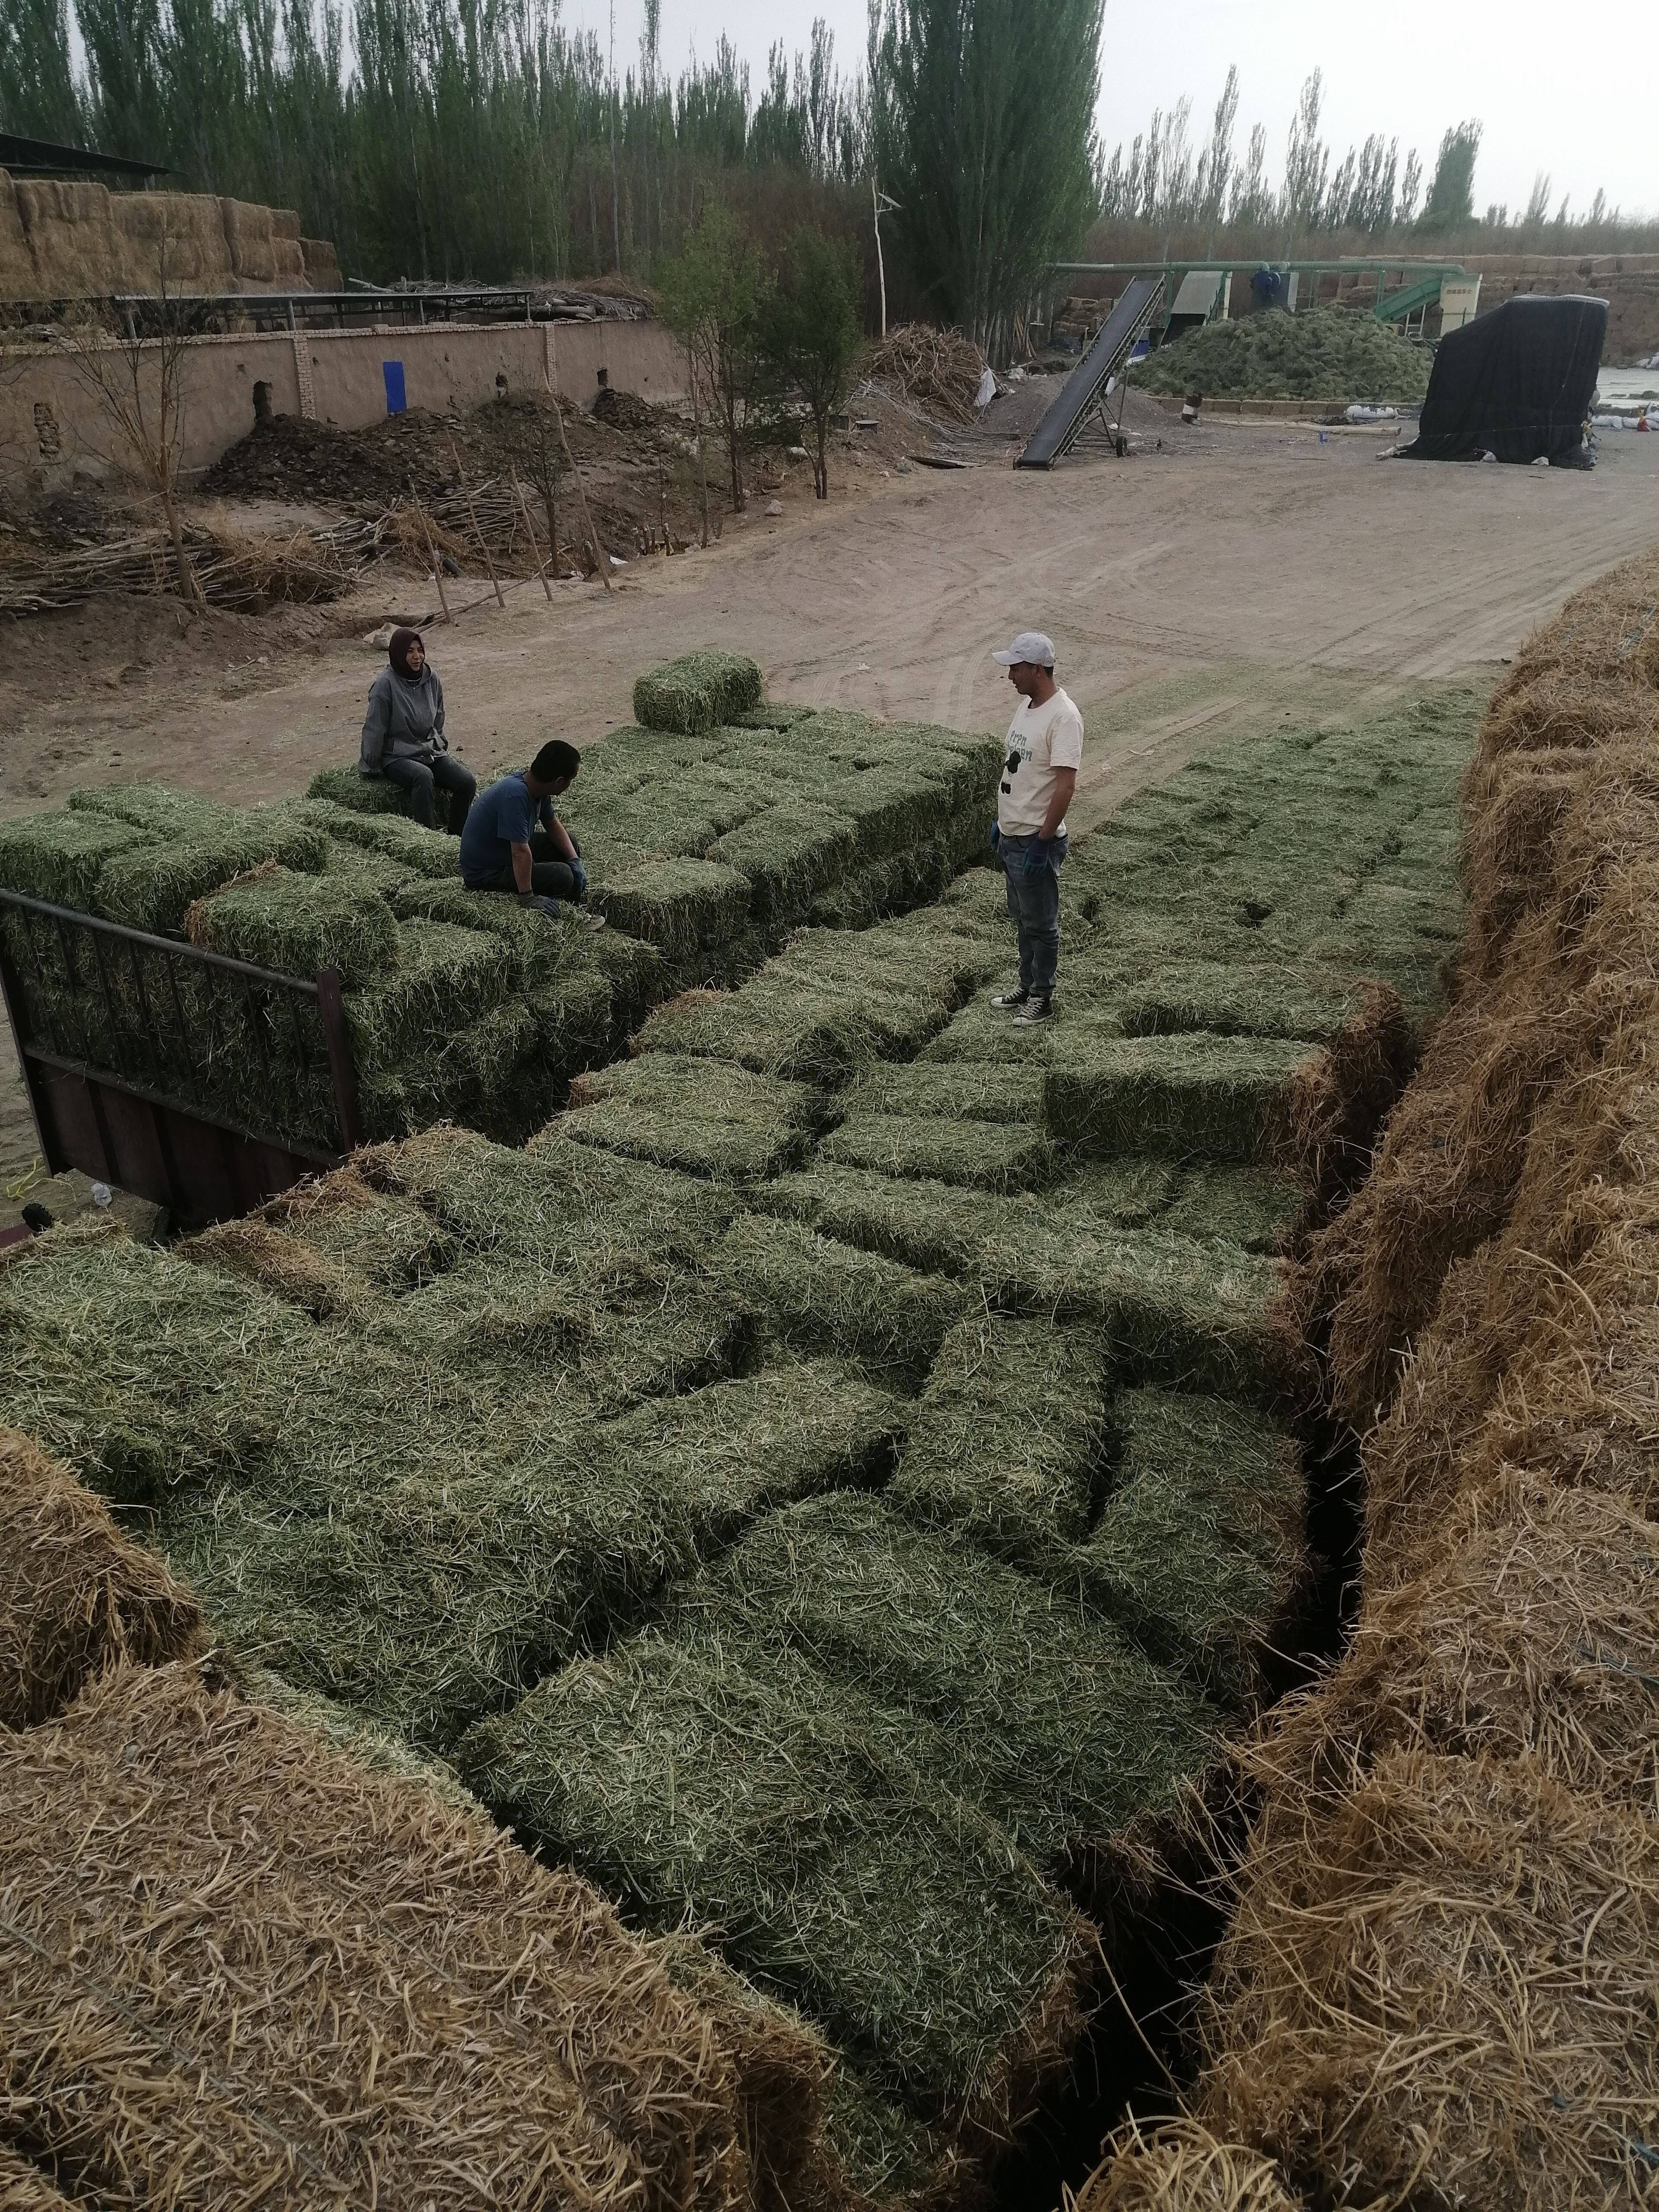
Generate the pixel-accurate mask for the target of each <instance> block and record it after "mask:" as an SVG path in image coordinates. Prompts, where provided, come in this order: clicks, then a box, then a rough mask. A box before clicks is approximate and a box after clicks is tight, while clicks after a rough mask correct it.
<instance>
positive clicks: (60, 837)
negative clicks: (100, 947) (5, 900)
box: [0, 806, 155, 914]
mask: <svg viewBox="0 0 1659 2212" xmlns="http://www.w3.org/2000/svg"><path fill="white" fill-rule="evenodd" d="M154 844H155V836H154V835H153V833H152V832H150V831H149V830H147V829H139V828H138V827H137V825H136V824H135V823H131V822H123V821H121V820H120V819H119V818H118V817H114V816H110V815H99V814H93V813H89V812H87V811H82V810H81V809H78V808H74V807H67V806H63V807H58V808H56V809H55V810H54V811H52V812H51V813H47V814H29V815H25V816H24V817H23V818H22V820H21V821H19V822H6V823H0V885H3V886H4V888H5V889H6V890H9V891H21V893H22V894H23V896H24V897H25V898H34V899H44V900H45V901H46V903H47V904H48V905H50V906H66V907H73V908H76V910H77V911H79V912H80V913H82V914H90V913H92V912H93V911H94V901H95V898H96V896H97V884H98V878H99V877H100V875H101V874H102V872H103V871H104V868H105V866H106V865H107V864H109V863H111V862H112V861H113V860H116V859H117V858H118V857H119V856H120V855H121V854H126V853H135V852H140V851H143V850H144V849H145V848H148V847H150V846H153V845H154Z"/></svg>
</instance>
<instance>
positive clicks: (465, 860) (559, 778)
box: [461, 738, 605, 929]
mask: <svg viewBox="0 0 1659 2212" xmlns="http://www.w3.org/2000/svg"><path fill="white" fill-rule="evenodd" d="M581 764H582V757H581V755H580V753H579V752H578V751H577V750H576V748H575V747H574V745H568V744H566V743H565V742H564V739H563V738H550V740H549V741H548V743H547V744H544V746H543V747H542V749H541V750H540V751H539V752H538V754H537V756H536V757H535V759H534V760H533V761H532V762H531V763H530V765H529V767H528V768H526V769H520V771H519V772H518V773H517V775H504V776H502V778H501V781H500V782H499V783H492V784H491V785H490V786H489V788H488V789H487V790H486V791H485V793H484V795H483V798H482V799H479V801H478V802H477V805H476V806H474V808H473V809H472V811H471V814H470V815H469V816H468V817H467V823H466V829H465V835H464V836H462V839H461V881H462V882H463V883H464V884H465V885H466V887H467V889H468V890H470V891H516V892H517V894H518V897H519V903H520V906H529V907H536V908H539V909H540V911H541V912H542V913H544V914H547V915H556V914H557V913H558V911H559V902H560V901H561V900H566V901H568V902H569V903H570V904H572V905H577V906H579V905H580V902H581V901H582V900H583V899H584V898H586V896H587V871H586V868H585V867H583V866H582V860H581V852H580V848H579V847H578V845H577V843H576V841H575V839H574V837H573V836H571V835H570V832H569V831H568V829H566V828H565V826H564V824H563V823H562V822H561V821H560V819H559V817H558V816H557V815H556V813H555V812H554V811H553V801H554V800H555V799H556V798H557V796H558V795H559V793H561V792H562V791H568V790H569V788H570V787H571V785H572V783H573V782H574V781H575V776H576V771H577V769H580V766H581ZM581 919H582V921H585V922H586V924H587V926H588V927H589V928H590V929H603V928H604V927H605V917H604V915H598V914H587V913H586V912H585V913H583V915H581Z"/></svg>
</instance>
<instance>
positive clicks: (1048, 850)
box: [1020, 837, 1054, 876]
mask: <svg viewBox="0 0 1659 2212" xmlns="http://www.w3.org/2000/svg"><path fill="white" fill-rule="evenodd" d="M1053 859H1054V839H1053V838H1052V837H1036V838H1034V839H1033V840H1032V842H1030V844H1029V845H1028V846H1027V847H1026V848H1025V860H1024V866H1023V867H1022V868H1021V870H1020V873H1021V874H1022V875H1026V876H1040V875H1041V874H1042V872H1043V870H1044V869H1045V868H1046V867H1048V866H1051V865H1052V863H1053Z"/></svg>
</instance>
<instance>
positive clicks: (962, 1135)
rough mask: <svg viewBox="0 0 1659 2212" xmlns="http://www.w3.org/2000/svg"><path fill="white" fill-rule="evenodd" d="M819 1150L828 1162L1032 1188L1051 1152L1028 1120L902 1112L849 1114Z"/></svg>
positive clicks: (973, 1184)
mask: <svg viewBox="0 0 1659 2212" xmlns="http://www.w3.org/2000/svg"><path fill="white" fill-rule="evenodd" d="M818 1150H819V1157H820V1158H823V1160H825V1161H827V1162H829V1164H831V1165H832V1166H836V1167H849V1168H868V1169H871V1170H873V1171H874V1172H875V1173H876V1174H878V1175H884V1176H924V1177H927V1178H928V1179H929V1180H931V1181H933V1182H948V1183H960V1184H962V1185H963V1186H965V1187H966V1188H970V1189H974V1190H999V1191H1011V1190H1030V1189H1034V1188H1036V1186H1037V1185H1038V1184H1039V1183H1041V1182H1043V1181H1044V1180H1045V1178H1046V1177H1047V1176H1048V1172H1049V1170H1050V1167H1051V1165H1052V1164H1053V1158H1054V1153H1053V1147H1052V1146H1050V1144H1049V1142H1048V1138H1047V1136H1046V1135H1045V1134H1044V1133H1043V1132H1042V1129H1040V1128H1033V1127H1030V1125H1029V1124H1028V1123H1024V1122H1009V1123H1006V1124H1003V1123H997V1122H994V1121H950V1120H946V1119H945V1117H943V1116H938V1117H927V1118H924V1117H923V1116H921V1115H903V1114H860V1113H852V1114H848V1116H847V1118H846V1120H845V1121H842V1123H841V1125H840V1126H839V1127H837V1128H836V1129H833V1130H831V1132H830V1133H829V1135H828V1136H827V1137H825V1138H824V1139H823V1143H822V1144H821V1145H820V1146H819V1148H818Z"/></svg>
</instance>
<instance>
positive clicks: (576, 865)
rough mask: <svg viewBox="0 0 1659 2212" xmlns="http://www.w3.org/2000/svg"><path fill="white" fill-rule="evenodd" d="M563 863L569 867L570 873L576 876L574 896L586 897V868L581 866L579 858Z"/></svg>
mask: <svg viewBox="0 0 1659 2212" xmlns="http://www.w3.org/2000/svg"><path fill="white" fill-rule="evenodd" d="M565 865H566V866H567V867H568V869H569V871H570V872H571V874H572V875H573V876H574V878H576V896H577V897H578V898H579V899H580V898H586V896H587V871H586V868H585V867H583V866H582V864H581V862H580V860H568V861H567V862H566V863H565Z"/></svg>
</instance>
